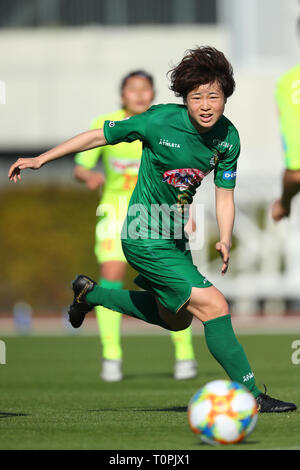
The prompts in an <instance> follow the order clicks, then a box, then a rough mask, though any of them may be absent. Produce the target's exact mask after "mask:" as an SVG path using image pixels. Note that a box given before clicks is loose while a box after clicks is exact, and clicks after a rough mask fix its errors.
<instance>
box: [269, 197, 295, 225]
mask: <svg viewBox="0 0 300 470" xmlns="http://www.w3.org/2000/svg"><path fill="white" fill-rule="evenodd" d="M290 210H291V208H290V207H284V206H283V205H282V202H281V199H277V200H276V201H274V202H273V204H272V207H271V214H272V218H273V220H275V222H279V220H281V219H283V218H284V217H288V216H289V215H290Z"/></svg>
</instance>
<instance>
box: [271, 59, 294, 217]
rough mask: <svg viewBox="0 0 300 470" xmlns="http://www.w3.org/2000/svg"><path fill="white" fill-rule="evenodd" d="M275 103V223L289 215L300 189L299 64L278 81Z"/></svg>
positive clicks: (273, 207)
mask: <svg viewBox="0 0 300 470" xmlns="http://www.w3.org/2000/svg"><path fill="white" fill-rule="evenodd" d="M276 102H277V105H278V110H279V120H280V131H281V136H282V142H283V149H284V157H285V171H284V174H283V178H282V192H281V196H280V198H279V199H277V200H276V201H275V202H274V203H273V205H272V217H273V219H274V220H275V221H276V222H278V221H279V220H281V219H282V218H284V217H288V216H289V215H290V210H291V202H292V199H293V197H294V196H295V195H296V194H297V193H298V192H299V190H300V63H299V64H298V65H296V66H295V67H293V68H292V69H290V70H289V71H288V72H286V73H285V74H284V75H282V77H281V78H280V79H279V80H278V83H277V87H276Z"/></svg>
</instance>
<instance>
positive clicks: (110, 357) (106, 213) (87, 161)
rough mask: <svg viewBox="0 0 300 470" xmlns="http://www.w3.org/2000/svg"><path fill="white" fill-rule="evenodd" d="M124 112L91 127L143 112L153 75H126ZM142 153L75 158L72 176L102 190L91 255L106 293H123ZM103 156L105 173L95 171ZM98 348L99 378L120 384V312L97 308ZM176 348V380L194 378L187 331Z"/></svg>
mask: <svg viewBox="0 0 300 470" xmlns="http://www.w3.org/2000/svg"><path fill="white" fill-rule="evenodd" d="M120 94H121V102H122V108H121V109H119V110H118V111H115V112H113V113H109V114H106V115H104V116H99V117H97V118H96V119H94V121H93V122H92V125H91V129H99V128H102V127H103V124H104V122H105V121H106V120H109V121H121V120H123V119H126V118H128V117H131V116H135V115H137V114H141V113H143V112H145V111H147V109H148V108H149V106H150V105H151V103H152V101H153V99H154V83H153V77H152V76H151V75H149V74H148V73H146V72H145V71H143V70H136V71H133V72H131V73H128V74H127V75H126V76H125V77H124V78H123V79H122V81H121V87H120ZM141 155H142V142H141V141H140V140H136V141H134V142H131V143H127V142H120V143H118V144H116V145H106V146H105V147H97V148H94V149H91V150H88V151H87V152H80V153H78V154H76V156H75V162H76V166H75V170H74V175H75V177H76V178H77V179H78V180H79V181H82V182H84V183H85V184H86V185H87V187H88V188H89V189H90V190H95V189H99V188H102V192H101V201H100V205H99V207H98V209H97V214H98V216H99V217H98V222H97V225H96V244H95V255H96V257H97V261H98V263H99V265H100V280H99V285H101V286H102V287H107V288H109V289H121V288H122V287H123V282H124V277H125V274H126V266H127V262H126V258H125V256H124V254H123V251H122V245H121V239H120V231H121V227H122V223H123V220H124V218H125V216H126V210H127V207H128V203H129V200H130V197H131V194H132V191H133V189H134V187H135V185H136V182H137V175H138V168H139V164H140V159H141ZM100 158H101V160H102V162H103V166H104V172H105V175H103V173H100V172H99V171H95V167H96V165H97V162H98V160H99V159H100ZM95 311H96V315H97V320H98V325H99V331H100V340H101V344H102V370H101V377H102V379H103V380H105V381H107V382H117V381H119V380H122V377H123V374H122V348H121V344H120V321H121V314H120V313H118V312H110V314H108V311H107V309H106V308H104V307H101V306H96V307H95ZM171 338H172V340H173V343H174V347H175V369H174V378H175V379H190V378H193V377H195V376H196V374H197V364H196V361H195V357H194V350H193V345H192V335H191V328H190V327H189V328H187V329H186V330H183V331H172V332H171Z"/></svg>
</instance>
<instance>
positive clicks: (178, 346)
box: [171, 327, 195, 361]
mask: <svg viewBox="0 0 300 470" xmlns="http://www.w3.org/2000/svg"><path fill="white" fill-rule="evenodd" d="M171 339H172V341H173V344H174V347H175V359H176V360H178V361H184V360H192V359H195V354H194V349H193V343H192V328H191V327H189V328H186V329H185V330H182V331H171Z"/></svg>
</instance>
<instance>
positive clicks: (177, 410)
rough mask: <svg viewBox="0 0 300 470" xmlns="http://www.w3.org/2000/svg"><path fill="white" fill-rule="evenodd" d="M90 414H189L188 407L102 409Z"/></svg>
mask: <svg viewBox="0 0 300 470" xmlns="http://www.w3.org/2000/svg"><path fill="white" fill-rule="evenodd" d="M88 411H90V412H94V413H95V412H98V413H100V412H103V411H117V412H118V413H119V412H120V411H124V412H126V413H127V412H128V411H133V412H137V413H139V412H141V411H143V412H144V411H159V412H161V411H167V412H170V411H174V412H175V413H186V412H187V407H186V406H171V407H170V408H135V407H129V408H122V409H120V408H102V409H100V410H88Z"/></svg>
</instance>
